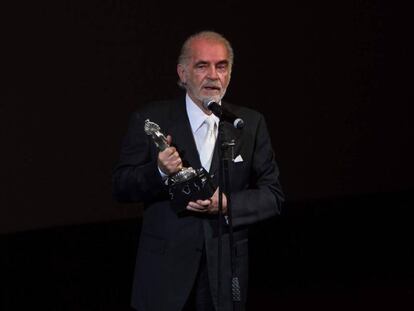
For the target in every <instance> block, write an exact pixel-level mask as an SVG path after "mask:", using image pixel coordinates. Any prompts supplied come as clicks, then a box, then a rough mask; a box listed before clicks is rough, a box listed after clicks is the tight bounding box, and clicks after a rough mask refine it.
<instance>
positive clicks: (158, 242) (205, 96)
mask: <svg viewBox="0 0 414 311" xmlns="http://www.w3.org/2000/svg"><path fill="white" fill-rule="evenodd" d="M232 65H233V50H232V48H231V46H230V43H229V42H228V41H227V40H226V39H225V38H224V37H222V36H221V35H220V34H218V33H215V32H210V31H204V32H200V33H197V34H195V35H193V36H191V37H190V38H188V39H187V40H186V42H185V43H184V45H183V47H182V50H181V54H180V56H179V59H178V65H177V73H178V76H179V83H180V85H181V86H183V87H184V88H185V89H186V97H185V98H181V99H179V100H175V101H163V102H157V103H151V104H150V105H148V106H146V107H145V108H143V109H141V110H140V111H139V112H137V113H135V114H134V115H133V116H132V118H131V121H130V125H129V129H128V133H127V135H126V137H125V140H124V143H123V146H122V150H121V156H120V161H119V163H118V165H117V167H116V168H115V171H114V176H113V183H114V196H115V198H116V199H117V200H119V201H128V202H143V203H144V205H145V210H144V217H143V225H142V231H141V236H140V241H139V249H138V254H137V260H136V270H135V276H134V286H133V293H132V305H133V307H134V308H135V309H137V310H139V311H148V310H166V311H179V310H217V282H218V280H217V278H218V273H217V268H218V259H217V253H218V246H217V243H218V242H217V240H218V238H217V223H218V221H217V212H218V191H217V190H216V191H215V193H214V194H213V195H212V197H211V198H209V199H206V200H194V201H192V202H189V203H188V204H187V206H186V207H185V208H186V213H184V214H177V213H176V212H175V211H174V209H173V208H172V207H171V203H170V199H169V196H168V185H166V178H167V177H168V176H170V175H172V174H175V173H177V172H179V171H180V170H181V169H182V168H183V167H190V166H191V167H193V168H200V167H201V166H202V165H203V166H204V167H205V168H206V170H208V171H209V173H210V174H211V176H212V178H213V180H214V181H215V183H216V184H217V172H218V167H219V159H218V154H217V147H216V148H215V149H214V151H213V150H210V151H209V150H207V149H205V148H204V143H205V142H204V139H205V137H206V135H207V134H206V131H207V130H206V126H207V125H206V124H205V122H204V121H205V120H206V119H209V120H211V121H210V122H211V124H212V128H214V135H215V136H216V135H217V125H218V118H217V117H215V116H213V115H212V114H211V112H210V111H209V110H208V109H206V108H204V106H203V101H205V100H214V101H215V102H217V103H220V104H221V105H222V107H223V108H226V109H228V110H229V111H232V112H233V113H234V114H235V115H238V116H240V117H241V118H243V120H244V122H245V127H244V128H243V129H242V130H239V129H234V128H232V126H231V125H230V124H227V123H224V125H223V127H224V131H225V133H226V136H227V137H230V138H234V139H235V143H236V144H235V147H234V154H235V156H236V157H235V159H234V160H233V161H232V162H231V164H230V167H229V175H230V179H231V192H230V194H231V202H232V204H231V209H232V210H231V212H232V213H231V214H232V219H233V226H234V242H235V248H236V252H235V261H236V267H237V268H236V269H237V271H235V273H236V274H237V275H238V277H239V280H240V288H241V300H242V303H241V304H242V305H243V306H244V304H245V301H246V292H247V264H248V262H247V253H248V249H247V242H248V239H247V225H249V224H252V223H255V222H257V221H260V220H262V219H266V218H268V217H271V216H273V215H276V214H279V213H280V205H281V202H282V201H283V194H282V191H281V188H280V184H279V181H278V174H279V171H278V168H277V165H276V163H275V160H274V154H273V150H272V146H271V142H270V138H269V135H268V132H267V129H266V125H265V121H264V118H263V116H262V115H261V114H259V113H257V112H255V111H253V110H250V109H247V108H242V107H238V106H233V105H230V104H227V103H225V102H223V101H222V98H223V96H224V94H225V92H226V89H227V87H228V85H229V82H230V77H231V71H232ZM146 119H150V120H151V121H152V122H155V123H157V124H158V125H159V126H160V128H161V130H162V132H163V133H166V134H169V135H168V142H169V145H170V147H169V148H167V149H165V150H164V151H162V152H160V151H159V150H158V149H157V148H156V146H155V144H154V142H153V141H152V139H151V137H149V136H147V135H146V134H145V132H144V121H145V120H146ZM214 138H215V137H214ZM206 153H207V154H206ZM223 213H224V214H226V213H227V196H226V194H223ZM222 255H223V256H222V260H221V266H220V267H221V270H220V271H221V273H220V278H221V284H222V285H221V289H222V290H221V293H220V306H221V307H220V311H221V310H229V311H230V310H232V307H231V297H230V294H231V284H230V281H231V265H230V259H229V257H230V250H229V238H228V233H227V230H226V228H225V230H224V235H223V238H222Z"/></svg>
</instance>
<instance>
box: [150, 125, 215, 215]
mask: <svg viewBox="0 0 414 311" xmlns="http://www.w3.org/2000/svg"><path fill="white" fill-rule="evenodd" d="M144 130H145V133H146V134H147V135H149V136H151V137H152V139H153V141H154V143H155V145H156V146H157V148H158V150H159V151H164V150H165V149H166V148H168V147H169V145H168V143H167V138H166V137H165V135H164V134H163V133H162V132H161V128H160V127H159V125H158V124H157V123H154V122H151V121H150V120H149V119H147V120H145V124H144ZM214 191H215V186H214V184H213V182H212V180H211V178H210V175H209V174H208V172H207V171H206V170H205V169H204V168H203V167H201V168H199V169H193V168H192V167H183V168H182V169H181V170H180V171H179V172H177V173H175V174H173V175H171V176H169V177H168V193H169V195H170V200H171V205H172V207H173V208H174V209H175V211H176V212H177V213H181V212H183V211H186V207H187V204H188V202H190V201H197V200H205V199H208V198H211V197H212V195H213V194H214Z"/></svg>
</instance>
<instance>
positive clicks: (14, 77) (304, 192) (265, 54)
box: [0, 0, 413, 233]
mask: <svg viewBox="0 0 414 311" xmlns="http://www.w3.org/2000/svg"><path fill="white" fill-rule="evenodd" d="M382 2H383V1H316V2H315V1H312V2H309V1H281V2H277V3H274V4H262V3H260V2H257V3H254V4H253V3H246V4H241V3H240V1H230V0H229V1H210V2H205V3H203V4H194V3H193V2H186V1H184V2H180V3H177V2H166V3H164V2H162V1H145V2H144V1H132V0H129V1H111V0H102V1H98V0H88V1H64V2H62V1H41V2H38V1H36V2H33V1H20V2H18V3H16V2H9V3H6V4H2V6H3V9H2V12H1V14H2V24H3V25H2V31H3V35H2V41H3V43H2V52H3V53H5V54H3V57H2V63H3V64H2V74H3V77H4V82H3V83H2V86H3V88H4V90H3V91H2V92H1V93H2V94H1V97H2V99H1V108H0V113H1V127H2V130H1V136H2V152H1V158H2V161H1V167H0V171H1V176H2V179H1V180H2V195H1V197H0V200H1V201H0V204H1V211H0V213H1V216H0V230H1V232H3V233H4V232H13V231H20V230H26V229H33V228H43V227H50V226H55V225H66V224H77V223H88V222H97V221H98V222H99V221H106V220H114V219H119V218H129V217H136V216H137V215H139V213H140V209H139V207H137V206H135V205H131V206H129V205H128V206H123V205H122V206H121V205H118V204H116V203H115V202H113V201H112V198H111V185H110V179H111V170H112V168H113V166H114V164H115V163H116V160H117V157H118V152H119V147H120V142H121V138H122V136H123V134H124V133H125V130H126V124H127V119H128V116H129V114H130V113H131V112H132V111H133V110H135V109H136V108H137V107H139V106H140V105H141V104H142V103H144V102H146V101H148V100H153V99H163V98H170V97H173V96H177V95H179V94H181V91H180V90H179V89H178V87H177V85H176V80H177V76H176V72H175V64H176V57H177V54H178V52H179V48H180V45H181V43H182V41H183V40H184V39H185V38H186V37H187V36H188V35H189V34H191V33H193V32H195V31H198V30H203V29H211V30H216V31H218V32H221V33H222V34H224V35H225V36H226V37H227V38H228V39H229V40H230V41H231V42H232V43H233V46H234V50H235V66H234V72H233V77H232V82H231V86H230V88H229V92H228V94H227V95H226V98H227V100H228V101H231V102H234V103H237V104H242V105H246V106H250V107H253V108H255V109H257V110H259V111H261V112H263V113H264V114H265V116H266V119H267V122H268V126H269V129H270V132H271V136H272V140H273V144H274V149H275V152H276V156H277V159H278V162H279V165H280V169H281V174H282V175H281V180H282V184H283V186H284V189H285V192H286V194H287V198H288V200H289V201H306V200H309V199H318V198H332V197H343V196H352V195H361V194H376V193H399V192H401V191H410V190H412V189H413V183H412V181H411V176H412V175H413V164H412V160H411V159H412V158H413V151H412V150H411V148H410V146H411V144H412V138H413V131H412V125H411V118H412V117H411V115H410V114H409V103H410V102H411V100H412V95H411V93H409V92H408V91H407V88H408V87H409V86H410V85H409V81H410V79H409V77H410V75H411V74H410V70H409V68H410V64H411V63H412V61H411V59H410V57H409V47H408V46H407V45H405V46H404V45H400V44H399V43H400V42H404V41H405V40H406V38H407V37H406V36H407V35H408V34H409V28H408V21H407V20H406V19H404V15H402V16H403V17H401V18H397V17H392V15H391V12H390V11H389V10H388V8H385V6H384V4H383V3H382ZM400 13H404V12H403V10H402V9H401V10H400ZM405 15H408V13H406V14H405ZM394 30H397V31H394ZM411 80H412V79H411Z"/></svg>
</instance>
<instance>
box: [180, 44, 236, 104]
mask: <svg viewBox="0 0 414 311" xmlns="http://www.w3.org/2000/svg"><path fill="white" fill-rule="evenodd" d="M177 72H178V75H179V76H180V79H181V82H183V83H184V84H185V85H186V89H187V92H188V95H189V96H190V97H191V99H192V100H193V101H194V102H195V103H196V104H197V105H199V106H200V107H201V108H202V102H203V100H205V99H212V100H214V101H216V102H219V101H220V100H221V99H222V98H223V96H224V94H225V93H226V89H227V86H228V85H229V82H230V75H231V68H230V63H229V53H228V51H227V49H226V47H225V46H224V45H223V44H222V43H220V42H217V41H212V40H207V39H202V38H200V39H195V40H194V41H193V42H192V43H191V53H190V57H189V60H188V61H187V63H186V64H185V65H182V64H179V65H178V66H177Z"/></svg>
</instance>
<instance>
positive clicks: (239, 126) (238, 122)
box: [233, 118, 244, 129]
mask: <svg viewBox="0 0 414 311" xmlns="http://www.w3.org/2000/svg"><path fill="white" fill-rule="evenodd" d="M233 126H234V127H235V128H236V129H242V128H243V127H244V121H243V119H240V118H237V119H236V120H234V122H233Z"/></svg>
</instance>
